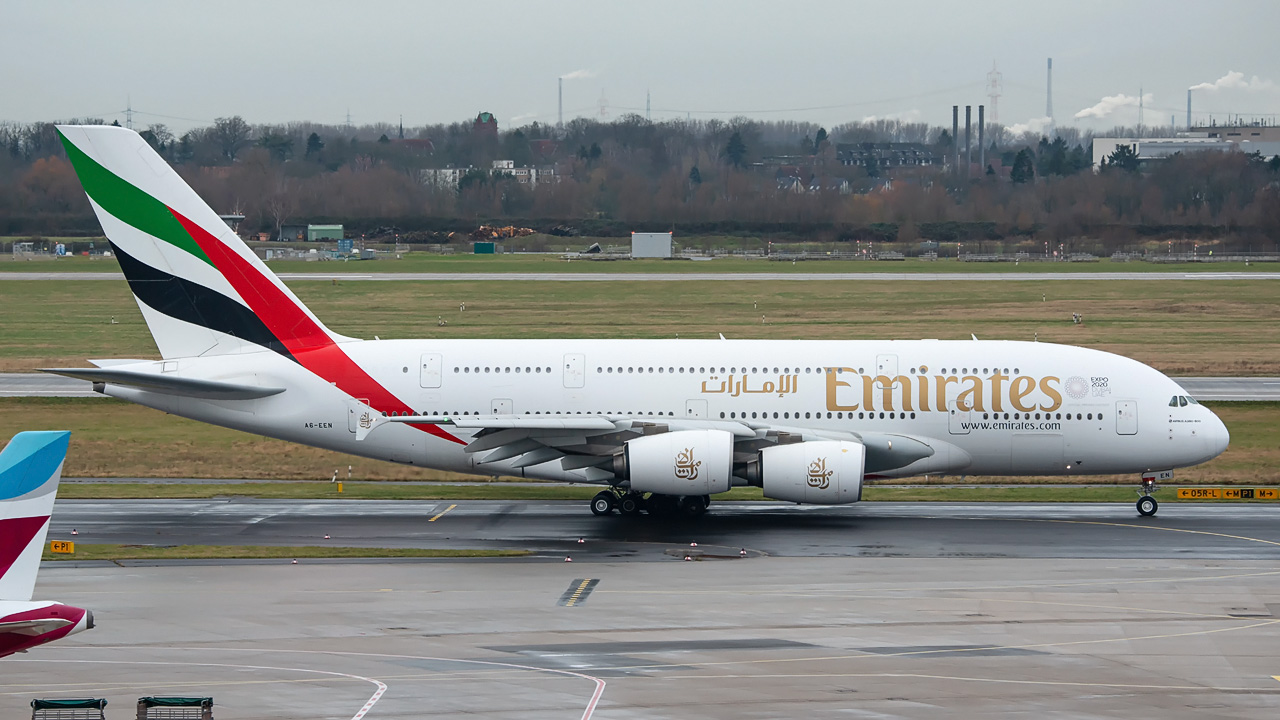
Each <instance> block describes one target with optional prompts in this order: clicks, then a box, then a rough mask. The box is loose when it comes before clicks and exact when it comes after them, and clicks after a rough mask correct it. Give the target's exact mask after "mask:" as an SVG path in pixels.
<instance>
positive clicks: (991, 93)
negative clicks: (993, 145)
mask: <svg viewBox="0 0 1280 720" xmlns="http://www.w3.org/2000/svg"><path fill="white" fill-rule="evenodd" d="M1003 80H1004V74H1003V73H1001V72H1000V71H999V70H997V69H996V61H995V60H992V61H991V72H989V73H987V97H989V98H991V123H992V124H993V125H999V124H1000V109H999V101H1000V91H1001V90H1002V89H1003V84H1004V83H1003Z"/></svg>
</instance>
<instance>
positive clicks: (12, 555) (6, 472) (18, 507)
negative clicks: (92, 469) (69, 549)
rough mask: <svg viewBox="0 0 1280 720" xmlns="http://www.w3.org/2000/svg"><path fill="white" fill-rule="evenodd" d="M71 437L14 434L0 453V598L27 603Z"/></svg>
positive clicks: (65, 434) (49, 433) (56, 433)
mask: <svg viewBox="0 0 1280 720" xmlns="http://www.w3.org/2000/svg"><path fill="white" fill-rule="evenodd" d="M70 438H71V433H69V432H65V431H45V432H20V433H18V434H17V435H14V436H13V439H12V440H10V441H9V444H8V445H6V446H5V448H4V451H3V452H0V600H30V599H31V591H32V590H33V589H35V585H36V571H38V570H39V569H40V556H41V555H42V554H43V552H44V538H45V535H46V534H47V533H48V532H49V516H50V514H52V513H53V500H54V497H55V496H57V494H58V480H59V479H60V478H61V477H62V463H63V461H64V460H66V459H67V444H68V442H69V441H70Z"/></svg>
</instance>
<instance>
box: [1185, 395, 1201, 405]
mask: <svg viewBox="0 0 1280 720" xmlns="http://www.w3.org/2000/svg"><path fill="white" fill-rule="evenodd" d="M1187 402H1189V403H1191V404H1192V405H1199V404H1200V403H1198V402H1196V399H1195V398H1193V397H1191V396H1190V395H1188V396H1187Z"/></svg>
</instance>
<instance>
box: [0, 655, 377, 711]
mask: <svg viewBox="0 0 1280 720" xmlns="http://www.w3.org/2000/svg"><path fill="white" fill-rule="evenodd" d="M54 649H57V650H67V649H75V650H77V651H84V650H136V649H137V648H129V647H92V646H87V647H79V648H64V647H58V648H54ZM146 649H147V650H193V649H194V648H146ZM233 649H234V648H205V650H206V651H207V650H233ZM10 662H23V663H58V664H63V665H65V664H67V663H77V664H81V663H83V664H95V665H164V666H166V667H171V666H174V665H182V666H186V667H216V668H234V669H236V670H278V671H281V672H298V673H312V674H315V675H332V676H334V677H343V678H348V679H351V680H362V681H364V682H367V683H372V684H373V685H374V686H376V687H377V690H375V691H374V692H373V695H371V696H369V699H368V700H367V701H366V702H365V704H364V706H363V707H361V708H360V710H359V711H357V712H356V714H355V715H352V716H351V720H361V718H363V717H364V716H365V715H366V714H368V712H369V711H370V710H371V709H373V706H374V705H376V704H377V702H378V700H380V699H381V698H382V695H383V693H385V692H386V691H387V685H386V683H384V682H382V681H381V680H375V679H373V678H368V677H364V676H363V675H352V674H350V673H344V672H337V671H333V670H311V669H308V668H290V667H273V666H270V665H237V664H234V663H203V662H180V661H179V662H159V661H152V660H38V659H28V658H18V659H16V660H11V661H10Z"/></svg>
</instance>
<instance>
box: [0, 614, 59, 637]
mask: <svg viewBox="0 0 1280 720" xmlns="http://www.w3.org/2000/svg"><path fill="white" fill-rule="evenodd" d="M72 624H74V622H73V621H71V620H68V619H66V618H44V619H41V620H18V621H15V622H0V633H17V634H19V635H32V636H35V635H43V634H45V633H47V632H53V631H54V630H57V629H58V628H64V627H66V626H68V625H72Z"/></svg>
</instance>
